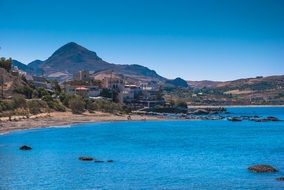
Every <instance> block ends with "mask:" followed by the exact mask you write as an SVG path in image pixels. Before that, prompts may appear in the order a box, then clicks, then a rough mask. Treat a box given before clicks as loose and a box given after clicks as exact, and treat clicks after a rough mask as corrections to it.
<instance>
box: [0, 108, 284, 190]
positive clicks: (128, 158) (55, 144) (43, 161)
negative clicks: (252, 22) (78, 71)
mask: <svg viewBox="0 0 284 190" xmlns="http://www.w3.org/2000/svg"><path fill="white" fill-rule="evenodd" d="M229 111H230V112H231V113H232V114H233V115H247V114H252V115H265V116H266V115H273V116H277V117H280V118H281V119H284V108H232V109H230V110H229ZM75 126H76V127H72V128H48V129H40V130H29V131H21V132H14V133H11V134H7V135H2V136H0V189H1V190H5V189H13V190H14V189H15V190H22V189H23V190H25V189H28V190H33V189H36V190H38V189H115V190H117V189H210V190H211V189H212V190H216V189H223V190H224V189H250V190H251V189H284V182H278V181H276V180H275V178H276V177H280V176H284V122H269V123H255V122H250V121H243V122H229V121H161V122H160V121H159V122H158V121H155V122H150V121H149V122H148V121H147V122H109V123H96V124H81V125H75ZM22 144H27V145H30V146H32V147H33V150H32V151H29V152H23V151H19V150H18V147H19V146H20V145H22ZM83 155H86V156H93V157H96V158H97V159H101V160H108V159H113V160H114V162H113V163H94V162H82V161H79V160H78V157H79V156H83ZM257 163H267V164H271V165H273V166H275V167H277V168H278V169H279V170H280V172H278V173H275V174H255V173H250V172H248V171H247V167H248V166H250V165H253V164H257Z"/></svg>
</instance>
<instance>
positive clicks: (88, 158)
mask: <svg viewBox="0 0 284 190" xmlns="http://www.w3.org/2000/svg"><path fill="white" fill-rule="evenodd" d="M79 160H81V161H93V160H94V158H92V157H85V156H81V157H79Z"/></svg>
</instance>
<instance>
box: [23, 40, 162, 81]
mask: <svg viewBox="0 0 284 190" xmlns="http://www.w3.org/2000/svg"><path fill="white" fill-rule="evenodd" d="M28 66H29V67H31V68H33V70H35V71H36V73H37V74H38V73H40V72H41V73H42V72H43V73H44V75H45V76H46V77H52V76H55V75H56V76H59V78H60V76H64V79H66V76H69V78H71V77H72V76H73V74H74V73H75V72H77V71H79V70H88V71H93V72H100V71H107V70H108V71H110V70H111V71H112V72H114V73H117V74H123V75H125V76H130V77H133V78H141V79H147V80H157V81H163V80H165V78H163V77H161V76H160V75H158V74H157V73H156V72H155V71H154V70H150V69H149V68H147V67H144V66H141V65H135V64H134V65H117V64H112V63H108V62H106V61H104V60H103V59H102V58H100V57H99V56H98V55H97V54H96V53H95V52H93V51H90V50H88V49H86V48H84V47H82V46H80V45H78V44H76V43H74V42H70V43H68V44H66V45H64V46H62V47H61V48H59V49H58V50H56V51H55V52H54V53H53V54H52V55H51V56H50V57H49V58H48V59H47V60H45V61H40V60H36V61H34V62H32V63H30V64H29V65H28ZM58 73H60V74H61V75H58ZM67 78H68V77H67ZM62 79H63V78H62Z"/></svg>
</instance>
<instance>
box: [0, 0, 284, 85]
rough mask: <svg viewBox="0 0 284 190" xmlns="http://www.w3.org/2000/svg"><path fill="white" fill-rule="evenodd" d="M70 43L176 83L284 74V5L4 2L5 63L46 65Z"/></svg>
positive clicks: (0, 21)
mask: <svg viewBox="0 0 284 190" xmlns="http://www.w3.org/2000/svg"><path fill="white" fill-rule="evenodd" d="M70 41H74V42H76V43H78V44H80V45H82V46H84V47H86V48H88V49H90V50H93V51H95V52H97V54H98V55H99V56H100V57H101V58H103V59H104V60H106V61H108V62H112V63H117V64H141V65H144V66H147V67H149V68H151V69H154V70H156V71H157V72H158V73H159V74H160V75H162V76H165V77H168V78H175V77H182V78H184V79H188V80H204V79H209V80H232V79H237V78H245V77H254V76H259V75H262V76H267V75H276V74H284V1H283V0H265V1H264V0H89V1H88V0H77V1H75V0H18V1H17V0H0V46H1V50H0V56H5V57H12V58H14V59H17V60H19V61H21V62H24V63H29V62H31V61H32V60H35V59H41V60H45V59H47V58H48V57H49V56H50V55H51V54H52V53H53V52H54V51H55V50H56V49H58V48H59V47H60V46H62V45H64V44H65V43H67V42H70Z"/></svg>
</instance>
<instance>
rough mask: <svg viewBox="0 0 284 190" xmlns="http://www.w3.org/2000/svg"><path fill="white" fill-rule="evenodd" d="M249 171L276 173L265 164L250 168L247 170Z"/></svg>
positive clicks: (275, 170) (271, 167)
mask: <svg viewBox="0 0 284 190" xmlns="http://www.w3.org/2000/svg"><path fill="white" fill-rule="evenodd" d="M248 170H249V171H251V172H256V173H272V172H278V170H277V169H276V168H274V167H273V166H270V165H266V164H259V165H254V166H250V167H249V168H248Z"/></svg>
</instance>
